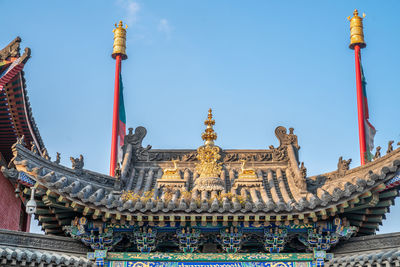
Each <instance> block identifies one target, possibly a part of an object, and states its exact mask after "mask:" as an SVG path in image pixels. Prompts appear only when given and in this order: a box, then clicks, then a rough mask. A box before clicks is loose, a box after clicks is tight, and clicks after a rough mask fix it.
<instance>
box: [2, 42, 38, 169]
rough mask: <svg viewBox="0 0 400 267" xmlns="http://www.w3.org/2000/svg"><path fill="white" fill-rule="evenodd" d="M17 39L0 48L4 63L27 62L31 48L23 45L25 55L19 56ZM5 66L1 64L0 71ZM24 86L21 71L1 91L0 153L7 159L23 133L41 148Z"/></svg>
mask: <svg viewBox="0 0 400 267" xmlns="http://www.w3.org/2000/svg"><path fill="white" fill-rule="evenodd" d="M20 42H21V39H20V38H19V37H17V38H16V39H15V40H13V41H12V42H11V43H10V44H9V45H8V46H7V47H6V48H4V49H2V50H1V51H0V58H1V60H3V62H8V61H9V62H10V64H11V62H13V61H15V60H17V59H18V58H19V59H20V62H21V63H22V64H25V63H26V62H27V61H28V59H29V58H30V49H29V48H25V50H24V54H23V55H22V56H20V54H19V43H20ZM8 65H9V64H8ZM8 65H7V64H6V65H3V66H0V72H2V71H3V70H4V69H5V68H6V67H7V66H8ZM25 88H26V84H25V79H24V72H23V71H22V70H21V71H19V72H18V73H16V74H15V75H14V77H13V78H12V79H11V80H10V81H9V82H8V83H7V84H5V86H4V88H3V90H1V91H0V152H1V153H2V155H3V156H4V158H5V159H6V161H9V160H10V159H11V158H12V152H11V146H12V145H13V144H14V143H15V142H16V140H17V138H18V137H21V136H22V135H24V136H25V140H26V142H27V143H30V142H31V141H35V142H37V146H38V147H39V148H40V149H41V150H42V149H44V144H43V141H42V138H41V137H40V133H39V130H38V128H37V126H36V123H35V120H34V118H33V115H32V109H31V107H30V104H29V101H28V96H27V91H26V89H25Z"/></svg>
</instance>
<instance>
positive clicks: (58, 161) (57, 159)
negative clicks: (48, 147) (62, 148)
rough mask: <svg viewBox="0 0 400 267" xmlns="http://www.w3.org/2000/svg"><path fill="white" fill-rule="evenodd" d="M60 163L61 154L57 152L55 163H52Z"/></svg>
mask: <svg viewBox="0 0 400 267" xmlns="http://www.w3.org/2000/svg"><path fill="white" fill-rule="evenodd" d="M60 161H61V154H60V152H57V156H56V161H54V163H56V164H60Z"/></svg>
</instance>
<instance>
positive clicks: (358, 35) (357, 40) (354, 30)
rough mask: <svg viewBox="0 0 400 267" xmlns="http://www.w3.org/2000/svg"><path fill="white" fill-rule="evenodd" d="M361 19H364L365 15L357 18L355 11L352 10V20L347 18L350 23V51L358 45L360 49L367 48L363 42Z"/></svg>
mask: <svg viewBox="0 0 400 267" xmlns="http://www.w3.org/2000/svg"><path fill="white" fill-rule="evenodd" d="M363 18H365V14H363V17H360V16H358V10H357V9H355V10H354V12H353V17H352V18H350V16H349V17H348V18H347V19H348V20H349V21H350V45H349V47H350V48H351V49H354V46H356V45H359V46H360V47H361V48H364V47H366V46H367V44H366V43H365V41H364V30H363Z"/></svg>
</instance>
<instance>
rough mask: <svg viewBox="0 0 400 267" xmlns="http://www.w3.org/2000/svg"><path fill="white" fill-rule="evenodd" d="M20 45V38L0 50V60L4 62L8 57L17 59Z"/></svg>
mask: <svg viewBox="0 0 400 267" xmlns="http://www.w3.org/2000/svg"><path fill="white" fill-rule="evenodd" d="M20 43H21V38H20V37H17V38H15V39H14V40H13V41H12V42H11V43H9V44H8V45H7V46H6V47H5V48H3V49H2V50H0V60H5V59H7V58H9V57H18V56H19V44H20Z"/></svg>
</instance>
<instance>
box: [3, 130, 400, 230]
mask: <svg viewBox="0 0 400 267" xmlns="http://www.w3.org/2000/svg"><path fill="white" fill-rule="evenodd" d="M143 129H144V128H143ZM140 131H141V130H139V131H136V132H135V134H137V133H138V132H140ZM276 132H277V137H278V139H279V141H280V145H279V147H278V148H274V147H270V149H269V150H222V152H221V154H222V156H221V162H222V171H221V174H220V176H219V177H215V179H218V180H219V181H220V183H221V184H222V185H223V188H224V189H223V190H222V192H215V191H213V190H212V189H210V190H196V189H195V185H196V180H197V179H198V177H197V174H196V170H195V165H196V163H197V159H196V152H195V151H194V150H173V151H171V150H151V149H150V147H148V148H143V147H142V146H141V140H142V139H143V134H141V137H140V138H136V137H135V136H134V134H133V133H132V131H131V132H130V134H129V135H127V137H126V139H127V140H128V141H127V142H126V144H125V158H124V163H123V166H122V171H121V172H122V176H121V178H120V179H115V178H113V177H109V176H106V175H101V174H98V173H95V172H91V171H87V170H84V169H82V165H83V158H82V159H81V160H82V161H81V160H80V159H73V166H74V167H73V168H72V169H70V168H67V167H64V166H61V165H59V164H57V163H55V162H51V161H49V160H48V159H46V158H43V157H41V156H40V155H38V154H37V153H35V151H29V150H28V149H26V148H25V147H24V146H23V145H21V144H16V145H15V146H14V147H13V149H14V150H13V151H14V164H15V167H16V169H17V170H18V171H20V172H24V173H25V174H27V175H29V176H30V177H32V178H33V179H34V180H35V181H37V183H38V184H37V185H36V186H37V187H38V188H39V191H38V196H37V197H39V198H40V197H41V198H42V199H41V200H42V201H43V205H44V206H45V208H49V209H54V210H55V209H56V208H60V206H63V208H64V209H67V210H68V209H69V210H70V212H71V216H72V215H73V214H75V215H76V214H84V215H93V216H94V218H105V219H113V220H128V221H129V220H141V219H142V216H144V217H146V216H150V215H152V216H171V215H174V216H192V215H202V216H234V215H236V216H239V217H240V216H245V217H246V216H253V217H254V216H258V217H262V218H263V219H264V220H265V221H287V222H288V221H295V222H296V221H297V222H298V221H299V220H300V221H304V222H307V221H308V220H313V221H317V220H321V219H322V220H325V219H327V218H328V217H330V216H335V215H337V214H344V215H346V216H347V215H349V219H351V220H353V219H354V224H355V225H356V226H358V227H360V229H364V228H365V229H364V230H365V233H373V232H375V230H376V229H377V228H378V225H379V223H380V222H381V219H382V216H384V213H385V212H387V207H388V206H390V205H391V204H393V198H394V197H396V196H397V190H395V191H393V192H394V193H392V192H389V193H390V194H389V193H387V192H386V191H385V190H386V186H385V182H387V181H388V180H389V179H391V178H392V177H394V176H395V175H396V174H398V172H399V168H400V149H397V150H395V151H392V152H391V153H388V154H387V155H386V156H384V157H382V158H379V159H377V160H375V161H373V162H370V163H368V164H366V165H364V166H361V167H357V168H354V169H349V168H348V164H349V162H348V161H345V160H342V159H340V161H339V164H338V170H336V171H334V172H330V173H327V174H323V175H319V176H316V177H306V170H305V167H304V165H303V164H299V163H300V162H299V161H298V149H299V146H298V144H297V136H294V135H293V130H291V131H290V133H289V134H287V133H286V129H285V128H283V127H278V128H277V131H276ZM243 158H245V159H247V163H246V164H247V167H246V166H245V167H243V165H242V166H241V164H243V161H240V160H241V159H243ZM171 159H177V160H178V162H177V169H176V170H175V174H174V175H175V176H173V177H172V178H171V177H164V176H163V170H164V173H166V172H167V170H171V166H172V163H171ZM299 165H300V166H299ZM249 167H250V168H249ZM243 169H245V170H246V169H247V170H250V169H251V170H252V171H253V172H254V175H250V176H249V175H247V176H246V175H243V173H244V170H243ZM6 172H7V171H6ZM8 173H9V176H12V175H11V174H10V173H12V170H8ZM250 173H251V172H250ZM129 190H130V191H129ZM127 191H128V192H129V193H128V194H125V196H128V197H127V198H124V194H122V195H121V193H123V192H127ZM384 191H385V192H384ZM382 192H384V193H382ZM25 193H29V192H28V191H27V190H25ZM376 207H379V210H378V211H379V215H378V217H379V216H380V217H379V218H380V220H378V221H377V218H376V216H375V217H368V216H369V215H368V216H367V217H368V218H366V217H365V216H366V214H370V213H371V214H374V212H376V210H374V209H375V208H376ZM382 209H383V212H381V210H382ZM54 210H53V212H55V211H54ZM360 212H361V215H360ZM350 215H351V216H350ZM46 216H47V215H46ZM49 216H51V215H49ZM253 217H252V218H253ZM258 217H257V218H258ZM71 218H72V217H71ZM71 218H70V219H71ZM132 218H133V219H132ZM360 218H361V219H360ZM379 218H378V219H379ZM371 220H372V221H371ZM56 221H57V223H58V224H59V227H61V226H62V225H67V224H68V223H69V222H70V221H66V220H58V219H57V220H56ZM64 221H65V222H64ZM50 223H53V222H50ZM64 223H65V224H64ZM48 224H49V223H48V221H47V222H45V223H44V225H48ZM50 225H51V224H50ZM51 227H52V229H53V230H54V229H56V228H57V227H56V226H54V225H51ZM363 227H364V228H363ZM364 230H363V231H364ZM49 231H50V230H49ZM54 231H56V230H54ZM57 231H60V232H61V230H57Z"/></svg>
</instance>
